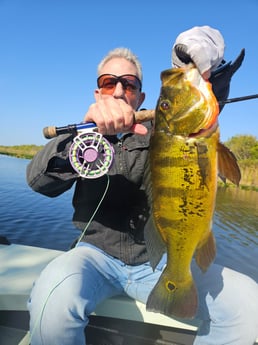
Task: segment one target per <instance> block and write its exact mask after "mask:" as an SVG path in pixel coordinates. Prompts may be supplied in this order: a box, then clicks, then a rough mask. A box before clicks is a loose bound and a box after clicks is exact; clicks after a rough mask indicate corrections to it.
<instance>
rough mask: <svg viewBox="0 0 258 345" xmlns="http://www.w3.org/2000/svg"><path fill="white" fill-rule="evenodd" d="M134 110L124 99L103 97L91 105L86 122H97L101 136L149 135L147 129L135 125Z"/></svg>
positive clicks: (86, 115)
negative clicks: (123, 133) (123, 134)
mask: <svg viewBox="0 0 258 345" xmlns="http://www.w3.org/2000/svg"><path fill="white" fill-rule="evenodd" d="M134 112H135V111H134V109H133V108H132V107H131V106H130V105H129V104H127V103H126V102H125V101H124V100H123V99H119V98H114V97H113V96H109V95H101V97H98V98H97V99H96V103H93V104H91V106H90V107H89V109H88V112H87V113H86V114H85V117H84V122H95V123H96V125H97V127H98V131H99V132H100V133H101V134H106V135H114V134H117V133H122V132H133V133H136V134H142V135H145V134H147V129H146V127H145V126H143V125H141V124H135V123H134Z"/></svg>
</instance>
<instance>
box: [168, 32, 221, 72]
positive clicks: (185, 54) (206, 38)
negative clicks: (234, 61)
mask: <svg viewBox="0 0 258 345" xmlns="http://www.w3.org/2000/svg"><path fill="white" fill-rule="evenodd" d="M224 49H225V43H224V39H223V37H222V35H221V33H220V32H219V31H218V30H216V29H213V28H211V27H209V26H195V27H193V28H192V29H190V30H187V31H184V32H182V33H181V34H180V35H179V36H178V37H177V39H176V41H175V44H174V46H173V48H172V66H173V67H182V66H184V65H185V64H187V63H189V62H191V61H192V62H193V63H194V64H195V65H196V67H197V68H198V70H199V71H200V73H201V74H202V75H203V76H204V77H205V78H209V77H210V73H211V71H213V70H215V69H216V67H218V66H219V64H220V63H221V61H222V60H223V56H224Z"/></svg>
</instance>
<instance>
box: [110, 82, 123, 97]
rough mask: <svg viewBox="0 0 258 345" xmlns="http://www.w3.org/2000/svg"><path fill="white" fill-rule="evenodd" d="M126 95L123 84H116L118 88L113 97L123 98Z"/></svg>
mask: <svg viewBox="0 0 258 345" xmlns="http://www.w3.org/2000/svg"><path fill="white" fill-rule="evenodd" d="M124 94H125V90H124V88H123V85H122V83H121V82H120V81H119V82H118V83H117V84H116V87H115V90H114V93H113V96H114V97H121V96H123V95H124Z"/></svg>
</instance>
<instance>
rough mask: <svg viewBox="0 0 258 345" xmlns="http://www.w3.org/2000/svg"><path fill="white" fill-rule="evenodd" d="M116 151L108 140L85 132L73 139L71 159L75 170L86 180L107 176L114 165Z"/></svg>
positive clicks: (97, 134)
mask: <svg viewBox="0 0 258 345" xmlns="http://www.w3.org/2000/svg"><path fill="white" fill-rule="evenodd" d="M113 157H114V150H113V147H112V146H111V144H110V143H109V142H108V140H107V139H105V138H104V137H103V135H102V134H100V133H97V132H88V131H84V132H81V133H80V134H78V135H77V136H76V137H74V139H73V143H72V145H71V147H70V151H69V158H70V163H71V165H72V167H73V169H74V170H75V171H76V172H77V173H78V174H79V175H80V176H81V177H84V178H89V179H94V178H98V177H101V176H103V175H105V174H106V173H107V172H108V170H109V168H110V167H111V165H112V162H113Z"/></svg>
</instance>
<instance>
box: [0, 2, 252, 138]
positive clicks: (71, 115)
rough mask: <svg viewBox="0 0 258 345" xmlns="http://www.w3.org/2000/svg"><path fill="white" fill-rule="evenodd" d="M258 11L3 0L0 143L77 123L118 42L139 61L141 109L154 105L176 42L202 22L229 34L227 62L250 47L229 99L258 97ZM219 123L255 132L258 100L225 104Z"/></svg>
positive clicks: (226, 129)
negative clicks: (99, 71) (103, 64)
mask: <svg viewBox="0 0 258 345" xmlns="http://www.w3.org/2000/svg"><path fill="white" fill-rule="evenodd" d="M257 13H258V1H257V0H245V1H241V2H237V1H234V0H227V1H225V0H223V1H222V0H216V1H207V0H205V1H204V0H199V1H198V0H195V1H192V0H191V1H189V0H185V1H182V2H178V1H173V0H159V1H155V0H153V1H149V0H131V1H126V2H123V1H121V0H109V1H106V0H105V1H104V0H98V1H92V0H84V1H83V0H0V42H1V53H0V117H1V136H0V145H20V144H37V145H40V144H45V143H46V142H47V140H46V139H45V138H44V137H43V135H42V129H43V128H44V127H45V126H49V125H54V126H63V125H66V124H71V123H78V122H80V121H81V120H82V119H83V116H84V113H85V112H86V110H87V108H88V106H89V105H90V104H91V103H92V102H93V90H94V88H95V87H96V67H97V64H98V62H99V61H100V60H101V59H102V57H103V56H104V55H105V54H106V53H107V52H108V51H109V50H110V49H113V48H115V47H118V46H124V47H129V48H131V49H132V50H133V51H134V52H135V53H136V54H137V55H138V57H139V58H140V60H141V62H142V65H143V73H144V81H143V89H144V91H145V92H146V94H147V96H146V100H145V102H144V104H143V106H144V107H145V108H149V109H151V108H154V107H155V105H156V100H157V98H158V95H159V90H160V72H161V71H162V70H164V69H167V68H170V67H171V62H170V59H171V48H172V45H173V42H174V40H175V38H176V36H177V35H178V34H179V33H180V32H182V31H184V30H187V29H189V28H191V27H192V26H195V25H210V26H213V27H215V28H217V29H219V30H220V31H221V32H222V34H223V36H224V39H225V42H226V51H225V58H226V60H228V61H229V60H233V59H234V58H235V57H236V56H237V55H238V54H239V52H240V50H241V49H242V48H245V49H246V57H245V60H244V62H243V64H242V67H241V68H240V70H239V71H238V72H237V73H236V74H235V76H234V77H233V80H232V83H231V91H230V97H231V98H232V97H238V96H243V95H249V94H257V93H258V82H257V76H258V44H257V33H258V21H257ZM220 128H221V140H222V141H225V140H227V139H229V138H230V137H232V136H234V135H237V134H251V135H254V136H256V137H258V99H255V100H249V101H243V102H238V103H234V104H228V105H226V106H225V108H224V110H223V112H222V113H221V115H220Z"/></svg>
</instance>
